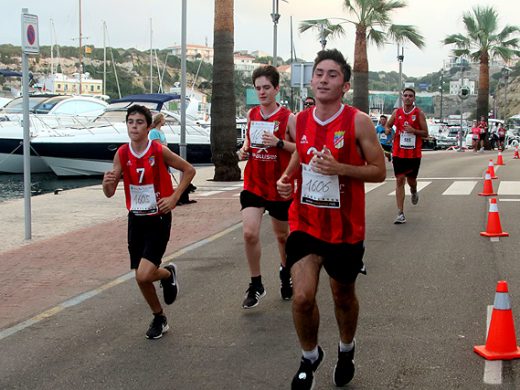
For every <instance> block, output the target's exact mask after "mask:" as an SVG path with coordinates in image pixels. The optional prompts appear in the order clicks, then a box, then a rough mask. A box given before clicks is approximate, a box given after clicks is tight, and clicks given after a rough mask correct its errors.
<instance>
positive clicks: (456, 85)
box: [450, 79, 477, 95]
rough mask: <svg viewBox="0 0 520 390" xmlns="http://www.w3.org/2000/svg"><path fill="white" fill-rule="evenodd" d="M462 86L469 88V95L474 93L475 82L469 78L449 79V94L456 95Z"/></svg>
mask: <svg viewBox="0 0 520 390" xmlns="http://www.w3.org/2000/svg"><path fill="white" fill-rule="evenodd" d="M463 86H464V87H468V88H469V94H470V95H476V93H477V92H476V83H475V81H474V80H470V79H463V80H460V79H459V80H455V81H450V95H458V94H459V92H460V89H461V88H462V87H463Z"/></svg>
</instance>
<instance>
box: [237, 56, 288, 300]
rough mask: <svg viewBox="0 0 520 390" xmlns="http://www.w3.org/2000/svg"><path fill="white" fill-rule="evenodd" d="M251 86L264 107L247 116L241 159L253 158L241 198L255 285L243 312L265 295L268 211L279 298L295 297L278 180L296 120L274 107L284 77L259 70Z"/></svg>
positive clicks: (269, 69) (285, 215)
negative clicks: (277, 259)
mask: <svg viewBox="0 0 520 390" xmlns="http://www.w3.org/2000/svg"><path fill="white" fill-rule="evenodd" d="M252 79H253V85H254V86H255V91H256V94H257V96H258V100H259V101H260V105H258V106H256V107H254V108H252V109H251V110H249V112H248V113H247V132H246V139H245V142H244V146H243V147H242V148H241V149H240V151H239V158H240V159H245V158H246V156H247V157H249V158H248V161H247V164H246V167H245V170H244V190H243V191H242V193H241V194H240V204H241V206H242V223H243V231H244V245H245V251H246V257H247V261H248V264H249V271H250V275H251V282H250V284H249V287H248V289H247V290H246V295H245V297H244V301H243V303H242V307H243V308H244V309H251V308H253V307H255V306H256V305H258V303H259V301H260V299H261V298H263V297H264V296H265V294H266V290H265V288H264V285H263V284H262V275H261V271H260V257H261V251H262V248H261V245H260V225H261V223H262V216H263V214H264V212H265V211H266V210H267V211H268V212H269V215H270V216H271V223H272V227H273V231H274V234H275V236H276V239H277V241H278V251H279V254H280V271H279V274H280V283H281V287H280V294H281V296H282V299H284V300H289V299H291V297H292V282H291V275H290V273H289V271H288V270H287V269H286V267H285V241H286V240H287V236H288V235H289V225H288V223H287V219H288V210H289V205H290V204H291V200H287V199H283V198H282V197H280V195H279V194H278V192H277V191H276V180H277V179H278V178H279V177H280V175H281V174H282V172H283V171H284V169H285V168H286V167H287V164H288V162H289V159H290V157H291V152H293V151H294V142H292V140H291V138H290V136H289V131H288V130H289V129H290V128H291V127H294V115H293V114H292V113H291V112H290V111H289V110H288V109H287V108H285V107H283V106H281V105H280V104H278V103H277V102H276V95H277V93H278V91H279V90H280V85H279V84H280V74H279V73H278V71H277V70H276V68H275V67H274V66H271V65H267V66H261V67H259V68H256V69H255V70H254V72H253V76H252Z"/></svg>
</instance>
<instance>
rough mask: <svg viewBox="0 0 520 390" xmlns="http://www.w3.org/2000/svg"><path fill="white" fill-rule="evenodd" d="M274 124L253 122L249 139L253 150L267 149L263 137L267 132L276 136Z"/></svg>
mask: <svg viewBox="0 0 520 390" xmlns="http://www.w3.org/2000/svg"><path fill="white" fill-rule="evenodd" d="M274 124H275V123H274V122H264V121H252V122H251V126H250V127H249V138H250V140H251V146H252V147H253V148H262V149H263V148H265V147H266V146H265V145H264V143H263V141H262V135H263V134H264V133H265V132H267V133H271V134H274Z"/></svg>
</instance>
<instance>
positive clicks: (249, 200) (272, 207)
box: [240, 190, 292, 222]
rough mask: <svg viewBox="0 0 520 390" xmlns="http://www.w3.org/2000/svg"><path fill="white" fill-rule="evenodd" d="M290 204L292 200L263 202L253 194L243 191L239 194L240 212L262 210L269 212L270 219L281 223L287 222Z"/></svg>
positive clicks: (262, 199) (263, 200)
mask: <svg viewBox="0 0 520 390" xmlns="http://www.w3.org/2000/svg"><path fill="white" fill-rule="evenodd" d="M291 202H292V199H291V200H288V201H272V200H265V199H264V198H262V197H261V196H258V195H256V194H253V193H252V192H249V191H247V190H243V191H242V192H241V193H240V205H241V206H242V208H241V210H244V209H245V208H247V207H257V208H263V209H266V210H267V212H269V215H270V216H271V217H273V218H275V219H277V220H279V221H283V222H286V221H288V220H289V206H291Z"/></svg>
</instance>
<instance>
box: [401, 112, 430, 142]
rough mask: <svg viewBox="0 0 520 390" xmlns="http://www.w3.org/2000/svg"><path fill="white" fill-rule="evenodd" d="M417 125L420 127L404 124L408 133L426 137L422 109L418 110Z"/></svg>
mask: <svg viewBox="0 0 520 390" xmlns="http://www.w3.org/2000/svg"><path fill="white" fill-rule="evenodd" d="M419 126H421V128H420V129H414V128H413V127H411V126H405V130H406V131H407V132H409V133H414V134H416V135H418V136H419V137H423V138H426V137H428V124H427V123H426V116H425V115H424V112H422V110H419ZM410 130H412V131H410Z"/></svg>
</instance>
